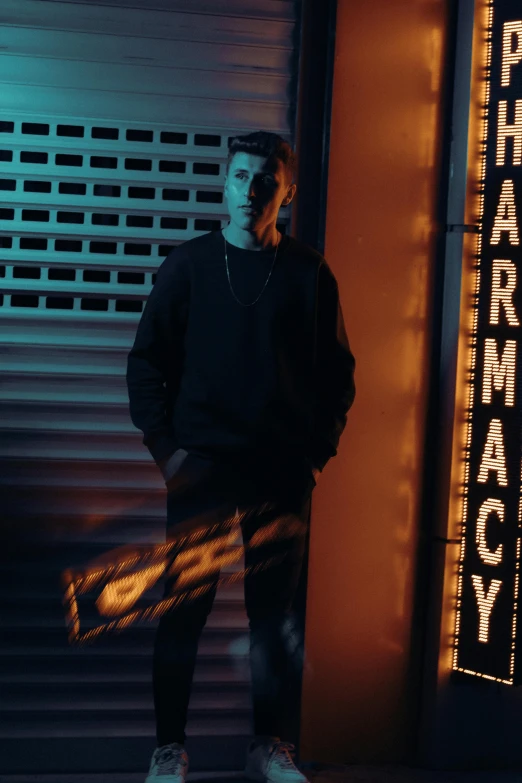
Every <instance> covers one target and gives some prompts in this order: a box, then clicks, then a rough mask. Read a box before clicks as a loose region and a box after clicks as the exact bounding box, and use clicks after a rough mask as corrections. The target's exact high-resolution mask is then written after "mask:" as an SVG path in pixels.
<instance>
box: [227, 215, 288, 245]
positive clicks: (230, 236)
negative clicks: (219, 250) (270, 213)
mask: <svg viewBox="0 0 522 783" xmlns="http://www.w3.org/2000/svg"><path fill="white" fill-rule="evenodd" d="M222 234H223V236H224V237H225V239H226V240H227V242H229V243H230V244H231V245H235V246H236V247H240V248H242V249H243V250H271V249H272V248H275V247H276V246H277V245H278V244H279V241H280V234H279V231H278V230H277V228H276V227H275V224H273V225H269V226H266V228H264V229H261V231H256V232H254V231H245V230H244V229H241V228H238V226H236V225H235V224H234V223H232V221H230V223H229V224H228V226H226V228H224V229H223V230H222Z"/></svg>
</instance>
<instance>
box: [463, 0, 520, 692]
mask: <svg viewBox="0 0 522 783" xmlns="http://www.w3.org/2000/svg"><path fill="white" fill-rule="evenodd" d="M484 33H485V34H484V44H483V45H484V55H485V56H484V65H485V68H484V78H485V85H484V86H485V90H484V97H485V102H484V106H483V107H482V109H483V111H484V115H483V122H482V135H481V138H480V139H478V140H477V141H478V142H479V144H481V161H482V165H481V178H480V183H479V186H480V214H479V220H480V224H479V228H480V232H479V234H478V235H477V254H476V269H475V296H474V301H473V303H472V307H473V309H474V313H473V315H474V321H473V333H472V336H471V337H472V341H471V351H472V359H471V373H470V378H469V408H468V410H467V416H468V420H467V427H468V431H467V448H466V454H465V460H466V465H465V468H466V470H465V485H464V498H463V518H462V539H461V547H460V557H459V573H458V587H457V611H456V623H455V646H454V654H453V669H455V670H457V671H461V672H467V673H469V674H473V675H477V676H480V677H485V678H488V679H492V680H497V681H500V682H504V683H508V684H517V683H518V682H519V681H522V676H521V674H522V671H521V670H522V639H521V637H520V630H521V625H522V621H520V622H519V621H518V617H517V615H518V613H519V611H520V607H519V601H518V591H519V566H520V534H521V532H522V527H521V524H522V520H521V516H520V508H521V504H520V487H521V453H520V451H521V443H522V438H521V427H520V422H521V416H520V411H521V405H522V376H521V369H522V356H521V349H522V325H521V324H522V298H521V297H522V254H521V244H520V228H521V219H522V211H521V207H522V3H521V2H520V0H494V2H491V3H490V4H489V6H488V25H487V30H485V31H484Z"/></svg>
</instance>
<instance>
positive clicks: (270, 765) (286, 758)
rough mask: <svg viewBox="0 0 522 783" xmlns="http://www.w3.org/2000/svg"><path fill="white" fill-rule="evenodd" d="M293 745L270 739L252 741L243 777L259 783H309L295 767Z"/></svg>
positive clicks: (275, 738)
mask: <svg viewBox="0 0 522 783" xmlns="http://www.w3.org/2000/svg"><path fill="white" fill-rule="evenodd" d="M294 751H295V745H292V743H291V742H281V740H280V739H279V737H271V738H268V739H266V740H265V741H263V742H260V741H256V740H253V741H252V742H251V743H250V745H249V748H248V752H247V762H246V766H245V777H247V778H249V779H250V780H257V781H259V783H310V782H309V780H308V778H306V777H305V776H304V775H303V774H302V773H301V772H300V771H299V770H298V769H297V767H296V766H295V764H294V761H293V759H292V756H291V755H290V754H293V753H294Z"/></svg>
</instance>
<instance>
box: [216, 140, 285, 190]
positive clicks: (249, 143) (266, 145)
mask: <svg viewBox="0 0 522 783" xmlns="http://www.w3.org/2000/svg"><path fill="white" fill-rule="evenodd" d="M236 152H248V153H249V154H250V155H260V156H261V157H262V158H271V157H276V158H279V160H280V161H282V162H283V163H284V165H285V171H286V178H287V181H288V182H290V183H292V182H293V180H294V177H295V174H296V170H297V158H296V155H295V152H294V151H293V149H292V147H291V146H290V144H289V143H288V142H287V141H286V140H285V139H283V137H282V136H278V135H277V133H270V132H269V131H254V132H253V133H247V134H246V135H244V136H234V137H233V138H231V139H230V141H229V144H228V158H227V167H226V173H227V174H228V170H229V168H230V163H231V161H232V158H233V157H234V155H235V154H236Z"/></svg>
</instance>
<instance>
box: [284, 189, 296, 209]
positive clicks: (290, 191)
mask: <svg viewBox="0 0 522 783" xmlns="http://www.w3.org/2000/svg"><path fill="white" fill-rule="evenodd" d="M296 189H297V185H295V184H294V185H290V187H289V188H288V190H287V191H286V196H285V197H284V199H283V201H282V204H283V206H284V207H286V206H287V205H288V204H290V202H291V201H292V199H293V197H294V195H295V191H296Z"/></svg>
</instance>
